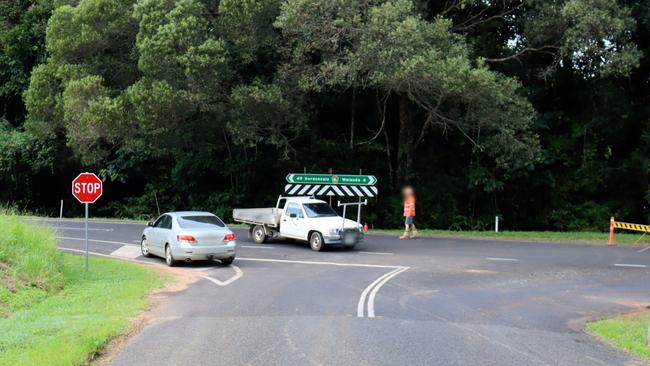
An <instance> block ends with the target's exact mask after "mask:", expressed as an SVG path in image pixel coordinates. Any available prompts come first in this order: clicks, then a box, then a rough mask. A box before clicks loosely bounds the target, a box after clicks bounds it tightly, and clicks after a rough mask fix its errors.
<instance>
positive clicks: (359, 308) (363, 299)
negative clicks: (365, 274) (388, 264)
mask: <svg viewBox="0 0 650 366" xmlns="http://www.w3.org/2000/svg"><path fill="white" fill-rule="evenodd" d="M401 269H402V268H396V269H394V270H392V271H390V272H388V273H385V274H383V275H382V276H381V277H379V278H378V279H376V280H375V281H373V282H372V283H371V284H370V285H368V287H366V288H365V289H364V290H363V292H361V296H360V297H359V302H358V303H357V318H363V314H364V311H363V310H364V307H365V303H366V297H367V296H368V293H369V292H370V291H371V290H372V288H373V287H375V285H377V284H378V283H379V282H381V280H383V279H384V278H386V277H388V276H390V275H391V274H393V273H395V272H397V271H399V270H401Z"/></svg>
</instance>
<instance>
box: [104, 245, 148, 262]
mask: <svg viewBox="0 0 650 366" xmlns="http://www.w3.org/2000/svg"><path fill="white" fill-rule="evenodd" d="M111 255H112V256H115V257H123V258H131V259H135V258H138V257H139V256H141V255H142V251H140V248H138V247H136V246H133V245H123V246H121V247H119V248H117V249H116V250H114V251H113V252H112V253H111Z"/></svg>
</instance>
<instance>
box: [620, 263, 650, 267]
mask: <svg viewBox="0 0 650 366" xmlns="http://www.w3.org/2000/svg"><path fill="white" fill-rule="evenodd" d="M614 267H628V268H646V267H647V266H646V265H645V264H627V263H616V264H614Z"/></svg>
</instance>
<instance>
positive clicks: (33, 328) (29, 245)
mask: <svg viewBox="0 0 650 366" xmlns="http://www.w3.org/2000/svg"><path fill="white" fill-rule="evenodd" d="M166 281H167V278H166V277H165V276H162V275H160V274H159V273H155V272H153V271H151V270H148V269H146V268H143V267H140V266H137V265H133V264H129V263H125V262H120V261H114V260H109V259H98V258H92V259H91V271H90V272H89V273H86V272H85V269H84V258H83V257H78V256H72V255H67V254H62V253H61V252H60V251H59V250H58V249H57V248H56V240H55V237H54V235H53V233H52V232H51V231H49V230H48V229H45V228H41V227H37V226H35V225H32V224H29V223H25V222H24V220H19V219H18V217H16V216H14V215H12V214H9V213H7V212H0V365H12V366H18V365H26V366H27V365H79V364H84V363H85V362H86V360H88V359H89V358H92V357H93V356H94V355H96V354H97V353H98V352H100V351H101V350H102V348H103V347H104V345H105V344H106V342H107V341H108V340H110V339H111V338H113V337H116V336H119V335H120V334H123V333H124V332H125V331H127V330H128V329H129V327H130V325H131V320H132V318H133V317H134V316H136V315H137V314H138V313H139V312H141V311H142V310H144V309H145V308H146V307H147V294H148V293H149V292H150V291H151V290H152V289H153V288H156V287H160V286H162V285H163V284H164V283H165V282H166Z"/></svg>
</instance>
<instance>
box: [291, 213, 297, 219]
mask: <svg viewBox="0 0 650 366" xmlns="http://www.w3.org/2000/svg"><path fill="white" fill-rule="evenodd" d="M289 217H291V218H292V219H295V218H296V217H298V214H296V213H290V214H289Z"/></svg>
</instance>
